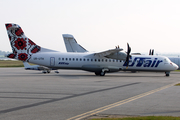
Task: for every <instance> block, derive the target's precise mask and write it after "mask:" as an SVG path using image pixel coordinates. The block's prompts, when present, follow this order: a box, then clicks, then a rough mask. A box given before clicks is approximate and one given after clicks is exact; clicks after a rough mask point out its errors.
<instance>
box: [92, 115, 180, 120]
mask: <svg viewBox="0 0 180 120" xmlns="http://www.w3.org/2000/svg"><path fill="white" fill-rule="evenodd" d="M90 120H180V117H171V116H144V117H125V118H97V119H90Z"/></svg>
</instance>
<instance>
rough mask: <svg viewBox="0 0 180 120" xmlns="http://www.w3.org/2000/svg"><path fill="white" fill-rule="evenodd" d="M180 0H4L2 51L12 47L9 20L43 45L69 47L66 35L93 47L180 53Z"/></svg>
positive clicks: (0, 19) (0, 30)
mask: <svg viewBox="0 0 180 120" xmlns="http://www.w3.org/2000/svg"><path fill="white" fill-rule="evenodd" d="M179 6H180V1H179V0H0V37H1V38H0V50H2V51H12V50H11V47H10V43H9V39H8V36H7V31H6V28H5V23H15V24H18V25H20V26H21V28H22V29H23V31H24V33H25V35H26V36H27V37H28V38H30V39H31V40H32V41H33V42H35V43H36V44H38V45H39V46H41V47H44V48H49V49H53V50H57V51H61V52H66V49H65V45H64V41H63V38H62V34H72V35H73V36H74V37H75V39H76V40H77V42H78V43H79V44H81V46H83V47H84V48H86V49H87V50H88V51H92V52H94V51H95V52H102V51H105V50H109V49H113V48H115V46H117V45H119V46H120V48H123V49H124V50H125V51H127V43H129V44H130V46H131V49H132V53H133V52H138V53H148V52H149V49H155V53H156V52H157V53H180V49H179V47H180V7H179Z"/></svg>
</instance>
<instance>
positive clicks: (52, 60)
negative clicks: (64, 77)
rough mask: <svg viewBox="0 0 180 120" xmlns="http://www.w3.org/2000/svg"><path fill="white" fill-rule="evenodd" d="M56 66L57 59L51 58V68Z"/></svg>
mask: <svg viewBox="0 0 180 120" xmlns="http://www.w3.org/2000/svg"><path fill="white" fill-rule="evenodd" d="M54 65H55V58H54V57H51V58H50V66H54Z"/></svg>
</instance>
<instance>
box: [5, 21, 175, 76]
mask: <svg viewBox="0 0 180 120" xmlns="http://www.w3.org/2000/svg"><path fill="white" fill-rule="evenodd" d="M5 26H6V29H7V34H8V36H9V41H10V44H11V47H12V51H13V53H10V54H8V55H7V56H6V57H8V58H13V59H17V60H21V61H25V62H30V63H33V64H38V65H42V66H46V67H48V68H54V69H74V70H85V71H89V72H94V73H95V75H98V76H104V75H105V74H106V73H110V72H117V71H120V70H125V69H127V68H128V70H133V69H139V70H142V71H158V72H165V74H166V76H169V74H170V71H174V70H176V69H177V68H178V66H177V65H176V64H174V63H173V62H171V61H170V60H169V59H168V58H167V57H163V56H142V55H141V56H138V55H130V52H131V47H129V44H127V46H128V47H127V53H125V52H123V51H122V50H123V49H121V48H118V47H117V48H115V49H110V50H106V51H103V52H92V53H91V52H83V53H76V52H67V53H62V52H58V51H55V50H50V49H46V48H43V47H40V46H39V45H36V44H35V43H34V42H33V41H32V40H30V39H29V38H27V37H26V36H25V34H24V32H23V30H22V29H21V27H20V26H19V25H17V24H13V23H7V24H5Z"/></svg>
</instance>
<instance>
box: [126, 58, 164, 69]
mask: <svg viewBox="0 0 180 120" xmlns="http://www.w3.org/2000/svg"><path fill="white" fill-rule="evenodd" d="M162 62H163V61H162V60H158V58H155V59H154V60H152V59H151V58H150V57H135V58H134V59H133V61H132V57H131V58H130V60H129V67H133V66H135V67H158V66H159V64H160V63H162ZM123 66H127V63H124V65H123Z"/></svg>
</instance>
